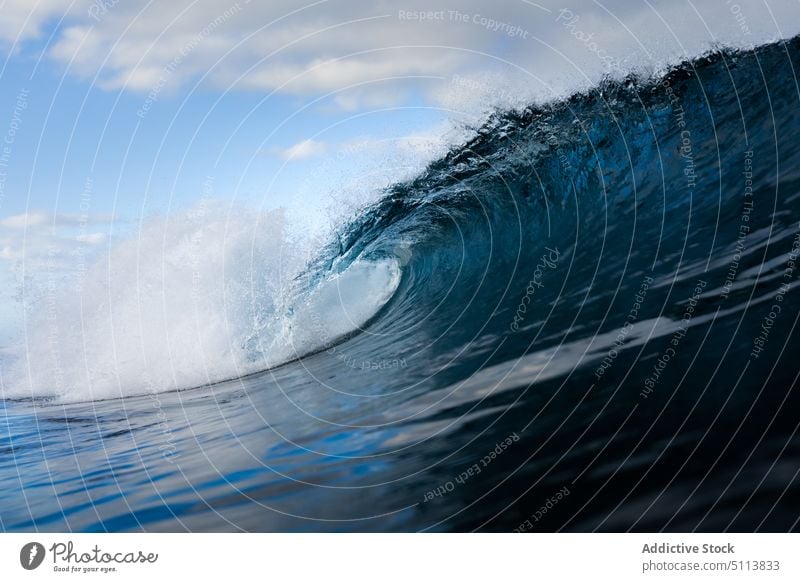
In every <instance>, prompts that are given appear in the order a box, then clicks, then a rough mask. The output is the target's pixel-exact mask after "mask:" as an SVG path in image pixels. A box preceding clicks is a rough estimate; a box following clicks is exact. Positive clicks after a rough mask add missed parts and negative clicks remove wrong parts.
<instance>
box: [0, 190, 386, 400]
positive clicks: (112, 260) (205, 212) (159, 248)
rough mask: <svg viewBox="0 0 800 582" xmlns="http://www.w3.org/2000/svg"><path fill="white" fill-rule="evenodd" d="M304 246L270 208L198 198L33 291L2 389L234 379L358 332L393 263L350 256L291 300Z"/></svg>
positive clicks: (103, 389) (76, 390)
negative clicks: (348, 263) (68, 279)
mask: <svg viewBox="0 0 800 582" xmlns="http://www.w3.org/2000/svg"><path fill="white" fill-rule="evenodd" d="M308 250H309V245H308V243H305V242H302V241H298V240H297V237H296V236H293V235H292V232H291V230H290V228H289V225H288V224H287V219H286V215H285V213H284V212H281V211H276V212H270V213H266V212H254V211H252V210H251V209H239V210H233V209H231V208H230V207H229V206H226V205H225V204H223V203H217V202H209V201H203V202H201V203H200V204H199V205H198V206H196V207H194V208H193V209H192V210H190V211H188V212H185V213H183V214H179V215H174V216H171V217H161V218H155V219H152V220H149V221H147V222H146V223H145V224H143V225H142V227H141V228H140V229H139V232H138V233H137V234H136V236H135V237H134V238H130V239H128V240H124V241H122V242H119V243H117V244H116V245H115V246H114V247H113V248H112V249H111V250H110V252H109V253H108V254H107V255H105V256H103V257H101V258H100V259H99V260H97V261H96V262H95V263H94V264H92V265H91V266H90V267H89V268H88V270H87V271H86V273H85V275H84V276H83V277H82V281H81V283H80V284H79V285H78V286H77V287H76V286H74V285H69V286H65V287H63V288H57V289H48V290H47V292H46V293H44V296H43V297H42V298H41V299H39V300H38V301H37V303H36V305H35V307H34V309H33V310H32V313H31V314H30V316H29V317H28V318H27V320H26V322H25V326H24V328H25V333H24V335H23V337H22V338H21V340H20V350H19V352H20V353H21V354H22V355H21V357H20V359H19V360H17V361H16V362H15V363H14V364H12V366H11V369H10V370H9V371H8V372H4V373H3V378H2V380H3V381H2V384H0V385H2V394H1V395H2V396H3V397H6V398H19V397H31V396H36V397H38V396H55V397H57V398H59V399H62V400H66V401H82V400H94V399H105V398H116V397H121V396H128V395H133V394H143V393H148V392H159V391H167V390H173V389H176V388H187V387H192V386H198V385H202V384H205V383H209V382H214V381H218V380H222V379H227V378H232V377H238V376H241V375H244V374H247V373H251V372H255V371H258V370H259V369H263V368H264V367H265V366H269V365H274V364H277V363H280V361H285V360H286V359H290V358H292V357H296V356H297V355H302V353H304V352H305V351H310V350H312V349H314V348H315V347H316V346H318V345H321V344H324V343H327V342H328V341H330V340H331V339H334V338H336V337H338V336H340V335H342V334H346V333H348V332H351V331H353V330H355V329H358V328H359V327H360V326H363V325H364V323H365V322H366V321H367V320H368V319H369V318H370V317H372V315H373V314H374V313H375V312H376V311H377V310H378V309H380V307H381V306H382V305H383V304H384V303H385V302H386V301H387V300H388V299H389V298H390V297H391V294H392V293H393V292H394V290H395V289H396V287H397V282H398V281H399V269H398V267H397V266H396V265H394V264H393V263H391V262H385V263H367V262H357V263H355V264H354V265H353V266H352V267H351V268H350V269H348V270H346V271H345V272H343V273H341V274H338V275H335V276H331V277H329V278H328V279H327V280H325V281H324V282H323V283H322V284H321V285H318V286H317V287H316V288H315V290H313V291H312V292H310V293H308V294H307V295H306V296H305V297H302V298H297V297H290V296H289V295H288V294H289V293H290V289H292V287H293V286H292V281H293V280H294V278H295V277H296V276H297V274H298V273H299V272H300V271H301V269H302V268H303V266H304V265H305V261H306V259H307V258H308ZM286 305H294V306H295V308H294V309H292V310H291V311H288V312H287V311H285V306H286ZM265 322H266V323H265ZM254 338H255V340H256V341H255V345H256V346H260V347H261V348H262V350H263V353H253V350H252V346H253V341H252V340H253V339H254ZM248 340H250V341H249V343H248Z"/></svg>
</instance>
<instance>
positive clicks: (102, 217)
mask: <svg viewBox="0 0 800 582" xmlns="http://www.w3.org/2000/svg"><path fill="white" fill-rule="evenodd" d="M112 222H114V216H113V215H111V214H52V213H49V212H41V211H33V212H27V213H24V214H16V215H14V216H9V217H7V218H3V219H0V227H2V228H9V229H14V230H21V229H31V228H37V227H51V228H61V227H85V226H88V225H95V224H110V223H112Z"/></svg>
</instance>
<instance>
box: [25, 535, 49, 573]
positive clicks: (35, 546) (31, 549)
mask: <svg viewBox="0 0 800 582" xmlns="http://www.w3.org/2000/svg"><path fill="white" fill-rule="evenodd" d="M44 553H45V552H44V546H43V545H42V544H40V543H38V542H30V543H28V544H25V545H24V546H22V549H21V550H20V552H19V563H20V564H22V567H23V568H25V569H26V570H35V569H36V568H38V567H39V566H41V565H42V562H43V561H44Z"/></svg>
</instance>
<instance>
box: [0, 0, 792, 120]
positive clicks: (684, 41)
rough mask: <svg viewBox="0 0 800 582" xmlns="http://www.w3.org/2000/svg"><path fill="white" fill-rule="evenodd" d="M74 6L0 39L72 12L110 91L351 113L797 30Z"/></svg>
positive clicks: (635, 1)
mask: <svg viewBox="0 0 800 582" xmlns="http://www.w3.org/2000/svg"><path fill="white" fill-rule="evenodd" d="M68 6H71V4H70V3H69V2H67V1H66V0H65V1H63V2H62V1H60V0H39V1H38V2H33V3H31V2H29V1H28V0H6V2H5V3H4V5H3V20H2V24H1V25H0V38H3V39H5V40H7V41H9V42H13V41H15V40H17V39H18V38H20V39H26V38H27V39H30V38H36V37H37V36H38V35H40V34H41V31H42V30H43V27H44V26H45V24H46V23H47V22H50V21H53V22H56V21H59V20H60V19H61V18H62V17H63V18H64V21H63V23H62V24H61V25H60V26H59V27H58V28H57V29H56V30H55V34H54V40H53V42H52V43H51V44H50V45H49V46H48V47H47V48H46V54H47V56H49V58H51V59H52V60H54V61H56V62H57V63H61V64H62V65H63V66H64V67H65V68H67V69H68V70H69V72H70V73H71V74H77V75H81V76H84V77H86V78H90V79H94V78H95V77H96V78H97V83H98V84H99V86H101V87H104V88H106V89H109V90H119V89H123V90H128V91H134V92H140V93H142V94H143V95H147V94H148V93H150V92H153V91H161V90H162V89H165V88H166V89H168V90H177V89H179V88H181V87H186V86H188V85H189V84H190V83H193V82H196V81H201V82H202V83H204V84H207V85H212V86H216V87H217V88H225V89H238V90H255V91H264V92H269V91H277V92H281V93H286V94H293V95H301V96H319V95H322V94H326V93H328V92H333V93H334V95H335V96H334V97H332V99H331V102H332V104H333V105H338V106H340V107H344V108H347V109H351V110H354V109H357V108H359V107H369V106H373V104H374V103H375V102H376V100H375V99H372V100H371V99H370V96H371V95H379V99H378V101H383V100H385V99H386V98H387V95H395V96H397V97H398V98H401V99H403V100H405V101H408V100H410V99H413V98H415V97H418V96H419V95H423V96H424V97H425V99H426V100H427V102H428V103H432V104H435V105H438V106H441V107H455V108H457V109H458V110H459V111H460V110H461V108H466V109H484V108H486V106H487V105H488V104H490V103H493V102H494V101H497V102H502V101H503V100H504V99H506V98H507V97H508V96H507V95H503V94H502V92H503V91H505V92H507V93H510V94H513V95H511V97H513V98H514V99H516V100H520V99H527V100H530V99H532V98H537V97H538V98H547V97H548V96H553V95H554V94H559V93H561V92H563V91H565V90H570V89H573V88H575V87H576V85H578V84H580V83H590V82H594V81H596V80H597V79H598V78H599V77H600V76H601V75H602V74H604V73H608V72H613V70H611V69H615V68H621V69H636V68H639V69H642V68H644V69H647V68H650V69H657V68H659V67H660V66H663V65H664V63H669V62H671V61H674V60H677V59H680V58H685V57H686V56H691V55H694V54H696V53H697V52H700V51H702V50H704V49H706V48H708V47H710V46H712V45H713V44H714V43H722V44H737V45H743V44H744V45H746V44H756V43H760V42H764V41H766V40H770V39H774V38H776V37H778V36H783V37H787V36H792V35H794V34H796V33H797V32H798V31H800V19H798V18H797V11H798V5H797V1H796V0H768V2H766V4H765V5H761V4H758V5H756V4H755V3H754V4H752V5H751V4H749V3H745V2H740V3H738V4H737V5H736V12H734V11H732V5H730V4H729V3H725V2H720V1H719V0H695V1H694V2H692V3H691V5H689V4H686V3H685V2H682V1H681V2H679V1H676V0H650V1H649V2H641V1H640V0H606V1H605V2H603V3H599V2H594V1H593V0H573V1H572V2H570V4H569V9H568V10H566V11H565V9H564V8H563V6H565V5H564V4H563V3H562V2H555V1H553V0H541V1H540V2H538V3H534V2H528V1H525V0H509V1H507V2H489V1H487V0H458V1H456V0H441V2H439V3H437V4H436V5H435V6H434V5H431V4H430V3H429V2H423V1H422V0H407V1H404V2H403V3H402V5H401V6H399V5H398V4H397V3H394V2H390V1H388V0H378V1H376V2H372V3H369V5H367V4H365V3H363V2H360V1H357V0H330V1H326V2H325V1H323V2H312V3H310V4H307V5H299V4H298V3H297V2H294V0H271V1H270V2H252V1H250V0H238V1H230V2H227V1H226V0H222V1H219V2H202V3H201V2H195V1H193V0H175V1H173V2H168V3H165V2H159V3H152V2H148V1H147V0H126V1H125V2H115V1H113V0H95V1H94V2H93V3H89V2H84V3H83V4H81V6H80V7H73V8H68ZM92 7H95V8H94V11H93V12H92V10H93V9H92ZM98 7H99V8H98ZM100 8H102V10H101V9H100ZM459 78H460V79H464V78H471V79H473V80H478V82H480V83H481V86H479V87H473V88H470V87H465V86H464V83H463V82H462V83H459V82H454V79H459Z"/></svg>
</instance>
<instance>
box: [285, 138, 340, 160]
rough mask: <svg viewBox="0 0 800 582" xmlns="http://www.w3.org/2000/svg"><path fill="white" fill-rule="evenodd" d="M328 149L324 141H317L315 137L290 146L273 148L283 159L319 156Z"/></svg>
mask: <svg viewBox="0 0 800 582" xmlns="http://www.w3.org/2000/svg"><path fill="white" fill-rule="evenodd" d="M327 149H328V147H327V145H326V144H325V143H323V142H320V141H315V140H313V139H306V140H303V141H301V142H299V143H296V144H294V145H293V146H292V147H290V148H286V149H275V150H273V153H274V154H275V155H277V156H278V157H279V158H281V159H282V160H289V161H291V160H301V159H304V158H311V157H313V156H318V155H320V154H323V153H325V151H326V150H327Z"/></svg>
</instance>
